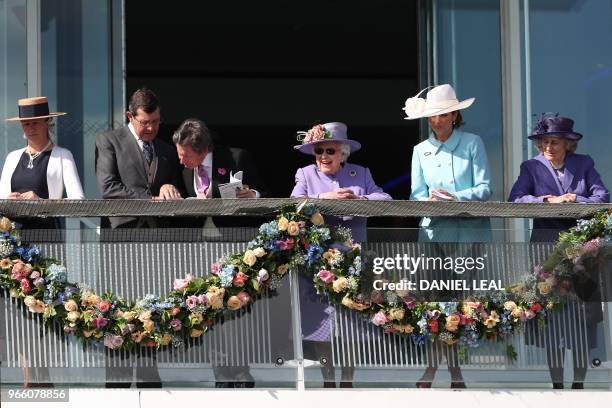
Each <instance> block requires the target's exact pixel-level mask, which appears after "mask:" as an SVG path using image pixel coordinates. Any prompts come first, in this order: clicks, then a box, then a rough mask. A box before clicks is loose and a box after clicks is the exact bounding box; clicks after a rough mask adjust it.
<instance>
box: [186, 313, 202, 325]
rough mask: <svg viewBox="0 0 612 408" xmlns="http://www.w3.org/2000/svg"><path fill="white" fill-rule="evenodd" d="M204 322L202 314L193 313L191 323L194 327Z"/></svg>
mask: <svg viewBox="0 0 612 408" xmlns="http://www.w3.org/2000/svg"><path fill="white" fill-rule="evenodd" d="M202 320H204V317H203V316H202V313H191V314H190V315H189V321H190V322H191V324H192V325H193V326H195V325H196V324H200V323H202Z"/></svg>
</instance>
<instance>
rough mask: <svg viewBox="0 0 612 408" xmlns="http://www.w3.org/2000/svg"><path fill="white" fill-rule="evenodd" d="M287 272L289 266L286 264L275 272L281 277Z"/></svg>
mask: <svg viewBox="0 0 612 408" xmlns="http://www.w3.org/2000/svg"><path fill="white" fill-rule="evenodd" d="M288 270H289V265H288V264H282V265H280V266H279V267H277V268H276V272H278V273H279V274H281V275H284V274H286V273H287V271H288Z"/></svg>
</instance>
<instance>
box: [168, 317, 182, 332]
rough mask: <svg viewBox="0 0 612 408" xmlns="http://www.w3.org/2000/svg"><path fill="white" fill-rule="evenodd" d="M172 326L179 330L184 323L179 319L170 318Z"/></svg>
mask: <svg viewBox="0 0 612 408" xmlns="http://www.w3.org/2000/svg"><path fill="white" fill-rule="evenodd" d="M170 327H172V329H173V330H174V331H179V330H181V328H182V327H183V323H182V322H181V321H180V320H179V319H172V320H170Z"/></svg>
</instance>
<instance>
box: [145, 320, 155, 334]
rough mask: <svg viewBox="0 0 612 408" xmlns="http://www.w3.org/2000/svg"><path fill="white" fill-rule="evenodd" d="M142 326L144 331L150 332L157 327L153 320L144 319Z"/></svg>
mask: <svg viewBox="0 0 612 408" xmlns="http://www.w3.org/2000/svg"><path fill="white" fill-rule="evenodd" d="M142 328H143V329H144V331H146V332H148V333H150V332H152V331H153V329H154V328H155V323H153V320H147V321H144V322H142Z"/></svg>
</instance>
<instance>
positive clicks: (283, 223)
mask: <svg viewBox="0 0 612 408" xmlns="http://www.w3.org/2000/svg"><path fill="white" fill-rule="evenodd" d="M288 226H289V220H288V219H286V218H285V217H280V219H279V220H278V230H279V231H286V230H287V227H288Z"/></svg>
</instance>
